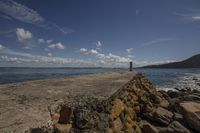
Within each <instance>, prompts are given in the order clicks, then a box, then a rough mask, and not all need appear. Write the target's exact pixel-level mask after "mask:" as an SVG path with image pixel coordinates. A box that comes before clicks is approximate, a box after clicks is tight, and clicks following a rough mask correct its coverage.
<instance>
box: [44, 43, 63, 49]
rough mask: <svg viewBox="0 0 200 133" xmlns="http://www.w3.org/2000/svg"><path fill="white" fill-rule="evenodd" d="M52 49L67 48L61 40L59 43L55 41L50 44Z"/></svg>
mask: <svg viewBox="0 0 200 133" xmlns="http://www.w3.org/2000/svg"><path fill="white" fill-rule="evenodd" d="M48 47H49V48H50V49H61V50H62V49H65V46H64V45H63V44H62V43H61V42H58V43H55V44H50V45H49V46H48Z"/></svg>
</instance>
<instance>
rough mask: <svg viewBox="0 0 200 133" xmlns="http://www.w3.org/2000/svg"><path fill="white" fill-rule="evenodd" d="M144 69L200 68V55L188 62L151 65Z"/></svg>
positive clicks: (187, 60) (189, 59)
mask: <svg viewBox="0 0 200 133" xmlns="http://www.w3.org/2000/svg"><path fill="white" fill-rule="evenodd" d="M143 68H200V54H198V55H194V56H192V57H190V58H188V59H186V60H183V61H179V62H173V63H167V64H160V65H149V66H144V67H143Z"/></svg>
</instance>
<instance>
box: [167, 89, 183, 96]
mask: <svg viewBox="0 0 200 133" xmlns="http://www.w3.org/2000/svg"><path fill="white" fill-rule="evenodd" d="M167 94H168V96H169V97H170V98H177V97H179V96H180V93H179V92H177V91H172V90H168V91H167Z"/></svg>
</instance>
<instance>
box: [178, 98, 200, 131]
mask: <svg viewBox="0 0 200 133" xmlns="http://www.w3.org/2000/svg"><path fill="white" fill-rule="evenodd" d="M180 107H181V108H182V113H183V114H184V115H183V117H184V119H185V121H186V122H187V124H188V125H189V126H190V127H191V128H193V129H194V130H196V131H197V132H200V103H195V102H184V103H180Z"/></svg>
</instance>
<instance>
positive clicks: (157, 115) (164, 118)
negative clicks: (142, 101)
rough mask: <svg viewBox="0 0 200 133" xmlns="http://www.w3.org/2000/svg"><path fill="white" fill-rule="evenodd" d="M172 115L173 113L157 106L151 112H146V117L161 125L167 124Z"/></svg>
mask: <svg viewBox="0 0 200 133" xmlns="http://www.w3.org/2000/svg"><path fill="white" fill-rule="evenodd" d="M172 117H173V113H172V112H170V111H168V110H166V109H164V108H162V107H158V108H156V109H155V110H154V111H153V112H152V113H149V114H147V118H149V119H150V120H151V121H154V122H157V123H159V124H161V125H168V124H169V123H170V121H171V120H172Z"/></svg>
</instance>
